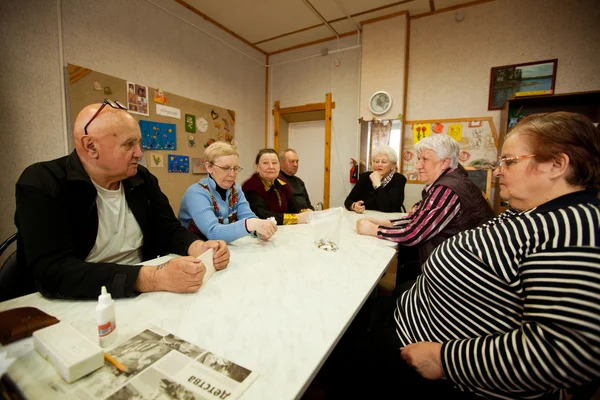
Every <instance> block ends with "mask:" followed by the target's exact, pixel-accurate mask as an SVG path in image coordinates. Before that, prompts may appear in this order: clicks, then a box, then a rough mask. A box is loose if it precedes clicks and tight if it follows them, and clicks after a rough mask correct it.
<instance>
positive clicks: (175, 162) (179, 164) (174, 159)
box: [168, 154, 190, 174]
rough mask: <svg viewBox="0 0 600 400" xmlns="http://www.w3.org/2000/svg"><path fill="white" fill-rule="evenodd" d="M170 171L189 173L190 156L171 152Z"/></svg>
mask: <svg viewBox="0 0 600 400" xmlns="http://www.w3.org/2000/svg"><path fill="white" fill-rule="evenodd" d="M168 157H169V161H168V166H169V172H173V173H180V174H188V173H189V172H190V157H189V156H182V155H178V154H169V156H168Z"/></svg>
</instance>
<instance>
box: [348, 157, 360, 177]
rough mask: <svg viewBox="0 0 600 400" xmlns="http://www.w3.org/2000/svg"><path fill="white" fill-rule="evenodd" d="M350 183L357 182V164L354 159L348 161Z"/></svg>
mask: <svg viewBox="0 0 600 400" xmlns="http://www.w3.org/2000/svg"><path fill="white" fill-rule="evenodd" d="M350 160H351V161H350V165H352V166H351V167H350V183H356V182H358V163H357V162H356V160H355V159H354V158H351V159H350Z"/></svg>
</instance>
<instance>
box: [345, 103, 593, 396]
mask: <svg viewBox="0 0 600 400" xmlns="http://www.w3.org/2000/svg"><path fill="white" fill-rule="evenodd" d="M499 161H500V162H499V164H498V166H497V168H496V170H495V172H494V174H495V176H496V178H497V179H498V180H499V184H500V196H501V197H502V198H503V199H504V200H507V201H508V202H509V203H510V205H511V207H512V208H511V209H509V210H507V211H506V212H504V213H503V214H501V215H500V216H498V217H496V218H495V219H493V220H491V221H489V222H488V223H486V224H484V225H483V226H481V227H478V228H475V229H472V230H468V231H465V232H461V233H459V234H457V235H456V236H454V237H452V238H450V239H448V240H446V241H445V242H443V243H442V244H441V245H440V246H438V247H437V248H436V249H435V250H434V251H433V253H432V254H431V256H430V257H429V258H428V259H427V261H426V263H425V265H424V268H423V273H422V274H421V275H420V276H419V277H418V279H417V281H416V283H415V284H414V285H413V286H412V287H411V288H410V289H408V290H407V291H406V292H404V293H403V294H402V295H401V296H400V297H399V298H398V299H397V301H392V302H391V303H390V306H391V307H390V308H389V309H388V311H387V312H386V313H384V315H385V317H384V319H383V320H379V321H378V323H377V324H373V325H374V326H373V327H372V329H371V330H370V333H368V334H367V335H366V336H365V337H364V340H363V341H360V342H358V343H360V344H361V345H362V346H363V349H362V350H363V352H364V353H368V354H369V357H368V360H363V361H364V362H365V363H366V366H365V370H363V371H356V373H357V374H359V375H360V377H361V378H362V379H363V380H364V381H365V382H369V385H368V386H369V388H376V389H381V390H382V391H385V390H386V389H388V390H396V391H398V390H400V389H401V390H402V392H403V393H404V392H410V388H409V387H407V386H419V392H418V393H419V395H420V397H422V398H450V397H452V398H461V397H460V391H465V392H466V393H470V394H471V395H473V394H476V395H479V396H483V397H485V398H491V399H516V398H530V399H533V398H556V399H558V398H559V396H560V398H564V394H565V393H564V391H563V393H560V392H561V390H562V389H566V388H574V387H578V386H582V385H586V384H588V383H590V382H593V381H597V380H598V379H599V378H600V363H599V362H598V360H600V306H599V304H600V198H599V197H600V196H599V189H600V130H599V129H598V128H596V127H595V126H594V125H593V124H592V122H591V121H590V120H589V119H588V118H586V117H584V116H582V115H579V114H574V113H567V112H557V113H546V114H534V115H530V116H528V117H526V118H524V119H523V120H521V121H520V122H519V123H518V124H517V125H515V127H514V128H513V129H512V130H511V132H510V133H509V135H508V136H507V137H506V140H505V142H504V144H503V146H502V153H501V157H500V160H499ZM381 304H382V303H380V306H381V307H384V306H382V305H381ZM384 308H385V307H384ZM384 308H382V309H384ZM355 353H360V351H358V350H356V349H355ZM355 353H352V352H350V353H349V354H355ZM344 361H345V362H344V363H340V365H342V366H343V365H345V364H348V365H351V366H355V365H358V364H359V363H360V360H353V361H354V362H349V361H348V360H344ZM382 364H383V365H382ZM411 367H412V368H411ZM340 368H342V367H340ZM350 372H352V371H350ZM345 379H347V380H350V381H351V379H352V377H348V376H345ZM432 381H433V382H432ZM394 387H395V388H396V389H394ZM371 395H372V397H373V398H375V397H377V396H376V394H374V393H371ZM451 395H455V396H451Z"/></svg>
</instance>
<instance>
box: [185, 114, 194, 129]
mask: <svg viewBox="0 0 600 400" xmlns="http://www.w3.org/2000/svg"><path fill="white" fill-rule="evenodd" d="M185 131H186V132H191V133H196V116H195V115H192V114H185Z"/></svg>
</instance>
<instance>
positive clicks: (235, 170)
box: [211, 162, 244, 174]
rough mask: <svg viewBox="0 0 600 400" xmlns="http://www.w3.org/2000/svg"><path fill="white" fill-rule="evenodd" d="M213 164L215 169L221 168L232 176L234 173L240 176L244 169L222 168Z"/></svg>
mask: <svg viewBox="0 0 600 400" xmlns="http://www.w3.org/2000/svg"><path fill="white" fill-rule="evenodd" d="M211 164H212V165H214V166H215V167H219V168H221V169H222V170H223V171H225V173H226V174H230V173H232V172H234V173H236V174H239V173H240V172H242V170H243V169H244V168H242V167H221V166H220V165H217V164H215V163H212V162H211Z"/></svg>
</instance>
